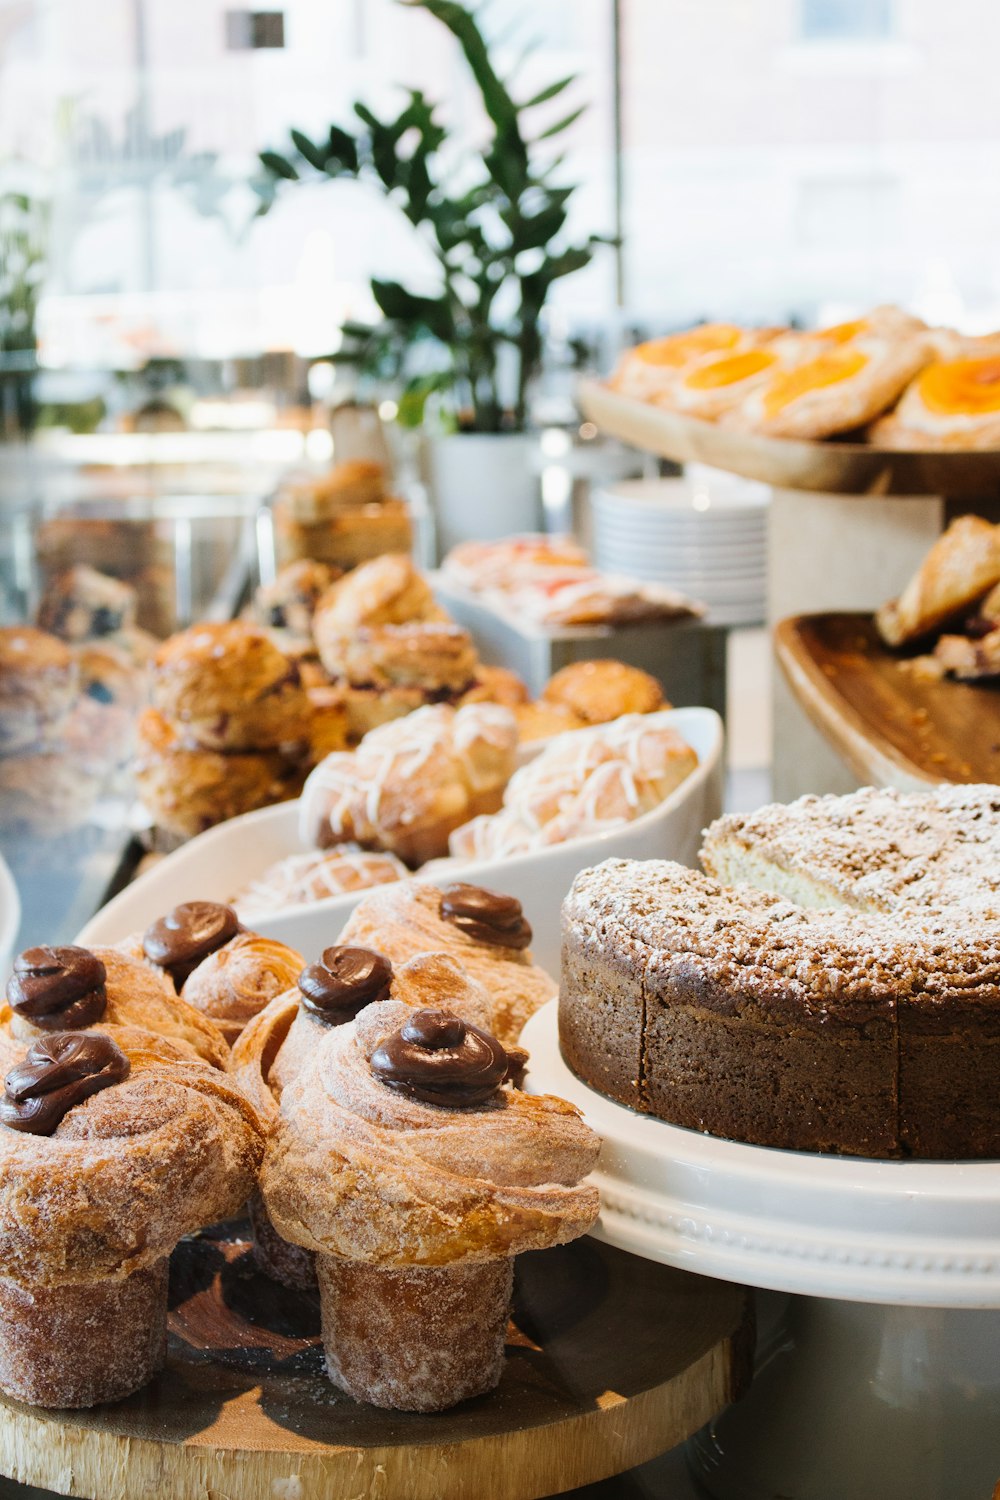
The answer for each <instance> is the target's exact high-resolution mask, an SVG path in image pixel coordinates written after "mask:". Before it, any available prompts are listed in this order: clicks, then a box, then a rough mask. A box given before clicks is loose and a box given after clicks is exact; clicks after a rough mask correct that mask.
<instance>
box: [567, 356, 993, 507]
mask: <svg viewBox="0 0 1000 1500" xmlns="http://www.w3.org/2000/svg"><path fill="white" fill-rule="evenodd" d="M576 399H577V404H578V406H579V407H580V410H581V411H582V413H583V415H584V416H585V417H587V418H588V420H589V421H591V422H594V423H596V425H597V426H598V427H600V428H601V430H602V431H603V432H605V433H607V434H608V435H609V436H610V437H616V438H619V439H620V440H621V441H622V442H624V443H631V444H632V445H633V446H634V447H636V448H641V449H643V450H644V451H645V452H648V453H656V454H658V455H659V456H660V457H661V458H669V459H673V460H674V462H676V463H691V462H698V463H705V464H712V465H714V466H715V467H716V468H718V469H728V470H729V471H730V473H732V474H741V475H742V476H743V477H744V478H745V479H759V480H761V481H762V482H763V483H764V484H773V485H776V486H777V487H778V488H779V489H788V490H822V491H825V492H826V493H827V494H835V495H885V496H887V497H889V496H893V495H900V496H911V497H912V496H914V495H947V496H952V497H963V498H968V499H972V498H976V499H981V500H987V499H989V498H991V497H992V498H994V499H995V498H996V497H997V496H998V495H1000V450H993V449H991V450H989V451H988V452H985V453H974V452H970V453H962V452H937V453H935V452H926V453H892V452H889V451H887V450H885V449H879V448H873V447H871V446H870V445H869V444H868V443H854V442H844V441H842V440H841V439H839V438H835V439H830V440H828V441H826V442H804V441H802V440H799V439H793V438H773V437H763V436H761V435H760V434H759V433H753V432H736V431H734V430H733V429H732V428H731V427H720V426H719V424H718V423H717V422H705V421H702V420H700V419H699V418H696V417H688V416H682V415H681V414H680V413H679V412H673V411H667V410H666V409H665V408H663V407H659V406H653V405H652V404H651V403H650V402H648V401H637V400H635V399H634V398H632V397H628V396H621V395H619V394H618V392H617V391H613V390H611V389H610V387H609V386H607V385H605V384H604V383H603V381H600V380H593V379H587V380H581V381H579V382H578V384H577V390H576ZM963 508H969V507H967V506H966V507H963ZM972 508H974V509H978V508H979V507H978V506H974V507H972Z"/></svg>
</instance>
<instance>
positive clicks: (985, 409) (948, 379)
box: [868, 334, 1000, 451]
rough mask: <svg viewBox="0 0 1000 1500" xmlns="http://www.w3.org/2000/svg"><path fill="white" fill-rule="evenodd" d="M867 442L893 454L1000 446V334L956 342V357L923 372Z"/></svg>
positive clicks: (874, 428)
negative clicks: (902, 450) (899, 451)
mask: <svg viewBox="0 0 1000 1500" xmlns="http://www.w3.org/2000/svg"><path fill="white" fill-rule="evenodd" d="M963 344H964V347H963ZM868 440H869V442H871V443H872V444H874V445H875V446H876V447H879V448H892V449H911V450H913V449H916V450H937V451H940V450H944V451H947V450H952V451H955V450H966V451H971V450H977V451H978V450H983V449H988V448H998V447H1000V348H998V339H997V335H996V334H991V335H987V336H986V337H985V338H984V339H982V340H978V339H970V340H964V341H960V340H956V342H955V344H954V345H953V352H951V353H950V354H949V355H948V357H946V358H939V359H936V360H935V361H934V363H933V364H929V365H928V366H927V367H926V368H925V369H923V370H922V371H921V372H920V374H919V375H918V376H917V378H916V379H915V380H914V381H913V382H912V383H911V384H910V385H909V386H908V387H907V389H906V390H905V391H904V392H903V394H902V396H901V397H900V400H899V404H898V406H897V407H896V408H895V410H894V411H891V412H889V413H888V414H887V415H886V416H884V417H881V418H879V420H878V421H877V422H874V423H873V424H872V426H871V428H870V429H869V432H868Z"/></svg>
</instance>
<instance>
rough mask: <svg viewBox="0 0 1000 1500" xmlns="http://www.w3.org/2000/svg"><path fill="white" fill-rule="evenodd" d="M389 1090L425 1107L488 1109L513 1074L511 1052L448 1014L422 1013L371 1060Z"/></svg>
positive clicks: (474, 1027)
mask: <svg viewBox="0 0 1000 1500" xmlns="http://www.w3.org/2000/svg"><path fill="white" fill-rule="evenodd" d="M371 1069H372V1072H373V1073H374V1074H375V1077H376V1078H377V1079H378V1080H379V1081H380V1082H381V1083H384V1084H385V1086H386V1087H387V1088H390V1089H396V1090H398V1091H399V1092H400V1093H402V1094H409V1096H410V1098H411V1099H420V1100H422V1102H423V1103H424V1104H439V1105H443V1106H444V1107H445V1108H446V1109H468V1108H470V1107H472V1106H474V1105H477V1104H484V1103H485V1102H486V1100H487V1099H489V1097H490V1095H491V1094H493V1093H494V1092H495V1091H496V1090H497V1089H498V1088H499V1087H500V1085H501V1084H502V1083H503V1082H504V1080H505V1079H506V1078H507V1076H508V1074H509V1072H510V1059H509V1058H508V1056H507V1053H506V1051H505V1050H504V1048H503V1047H502V1046H501V1045H500V1043H499V1042H498V1041H497V1039H496V1037H494V1036H490V1034H489V1032H487V1031H481V1030H480V1029H479V1027H478V1026H473V1025H471V1024H470V1023H469V1022H467V1021H463V1020H462V1019H461V1017H460V1016H456V1015H455V1014H454V1012H453V1011H447V1010H418V1011H415V1012H414V1013H413V1014H412V1015H411V1016H410V1018H409V1019H408V1020H407V1021H405V1022H404V1024H403V1025H402V1026H400V1028H399V1030H398V1031H394V1032H392V1034H391V1035H390V1036H387V1037H386V1039H385V1041H384V1042H382V1044H381V1046H379V1047H376V1049H375V1051H374V1052H373V1053H372V1056H371Z"/></svg>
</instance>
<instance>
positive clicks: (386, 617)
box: [313, 552, 443, 656]
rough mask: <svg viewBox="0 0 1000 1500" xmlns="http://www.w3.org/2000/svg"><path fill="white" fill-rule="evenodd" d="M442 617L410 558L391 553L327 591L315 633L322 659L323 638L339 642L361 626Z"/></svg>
mask: <svg viewBox="0 0 1000 1500" xmlns="http://www.w3.org/2000/svg"><path fill="white" fill-rule="evenodd" d="M442 618H443V616H442V612H441V610H439V609H438V607H437V605H436V604H435V603H434V596H433V594H432V593H431V590H430V585H429V584H428V583H427V581H426V580H425V579H424V578H422V577H421V575H420V573H419V572H418V571H417V569H416V568H415V567H414V565H413V562H412V560H411V558H409V557H408V556H406V554H405V553H393V552H387V553H386V554H385V555H384V556H382V557H377V558H374V559H373V560H372V561H371V562H368V563H364V564H363V565H362V566H361V567H360V568H355V569H354V571H353V572H352V573H349V574H348V575H347V577H345V578H341V579H339V580H338V581H337V582H336V583H334V584H332V585H331V587H330V588H328V589H327V591H326V593H325V594H324V595H323V597H322V598H321V599H320V601H319V604H318V605H317V608H316V614H315V616H314V617H313V631H314V634H315V636H316V644H317V646H318V647H319V650H320V655H321V656H322V654H323V642H324V639H326V638H327V637H329V638H331V639H335V640H339V638H340V637H341V636H343V635H345V634H349V633H350V632H351V631H353V630H355V629H356V628H357V627H358V626H361V625H408V624H410V623H411V622H412V621H416V620H440V619H442Z"/></svg>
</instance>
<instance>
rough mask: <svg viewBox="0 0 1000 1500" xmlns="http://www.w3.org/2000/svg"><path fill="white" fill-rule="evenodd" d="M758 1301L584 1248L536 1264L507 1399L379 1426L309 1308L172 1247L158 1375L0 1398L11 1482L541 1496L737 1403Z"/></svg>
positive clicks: (236, 1240)
mask: <svg viewBox="0 0 1000 1500" xmlns="http://www.w3.org/2000/svg"><path fill="white" fill-rule="evenodd" d="M747 1298H748V1294H747V1293H746V1292H745V1291H744V1289H743V1288H742V1287H737V1286H732V1285H730V1284H728V1283H726V1282H719V1281H711V1280H708V1279H706V1278H704V1277H700V1276H694V1275H691V1274H690V1273H688V1272H684V1271H677V1270H673V1269H671V1268H668V1267H666V1266H661V1265H657V1264H655V1263H654V1262H652V1261H646V1260H640V1259H637V1258H636V1257H634V1256H631V1255H626V1254H625V1253H624V1252H623V1251H620V1250H614V1249H612V1248H611V1247H610V1246H606V1245H602V1244H600V1243H599V1242H598V1241H596V1240H591V1239H585V1240H578V1241H577V1242H576V1243H575V1244H573V1245H569V1246H565V1247H563V1248H560V1249H558V1250H550V1251H546V1252H545V1253H544V1254H534V1255H525V1256H522V1257H520V1258H519V1260H518V1263H517V1278H516V1287H515V1301H514V1315H515V1322H514V1323H513V1324H512V1325H511V1330H510V1334H509V1338H508V1351H507V1352H508V1360H507V1367H506V1370H505V1373H504V1376H503V1379H502V1381H501V1384H500V1386H499V1388H498V1389H497V1390H496V1391H495V1392H494V1393H493V1394H492V1395H491V1396H488V1397H483V1398H480V1399H478V1400H475V1401H468V1402H465V1403H463V1405H462V1406H460V1407H457V1408H455V1410H454V1411H451V1412H445V1413H442V1414H441V1415H439V1416H415V1415H405V1414H398V1413H387V1412H381V1411H378V1410H376V1409H375V1408H374V1407H370V1406H363V1405H360V1404H358V1403H356V1402H354V1401H352V1400H351V1399H350V1398H349V1397H348V1396H345V1395H344V1394H342V1393H341V1392H340V1391H338V1390H337V1389H336V1388H335V1387H334V1386H333V1385H332V1384H331V1383H330V1381H329V1380H328V1379H327V1378H326V1376H325V1374H324V1372H323V1364H322V1351H321V1348H320V1345H319V1338H318V1334H319V1308H318V1300H317V1298H316V1297H315V1296H313V1295H310V1294H307V1293H301V1292H291V1291H287V1290H284V1289H282V1288H280V1287H277V1286H275V1285H274V1284H273V1283H272V1282H270V1281H268V1280H267V1279H266V1278H265V1277H262V1276H260V1275H259V1274H258V1273H257V1272H256V1271H255V1270H254V1269H253V1265H252V1259H251V1256H250V1253H249V1245H248V1243H247V1242H246V1240H245V1239H243V1238H241V1237H239V1236H238V1235H236V1234H234V1233H233V1232H232V1231H230V1233H229V1235H228V1236H227V1235H226V1234H225V1232H220V1233H219V1234H218V1237H215V1238H212V1237H205V1238H202V1239H200V1240H195V1241H190V1242H186V1243H185V1244H183V1245H181V1246H180V1247H179V1249H178V1251H177V1252H176V1253H175V1256H174V1260H173V1262H172V1265H171V1308H172V1311H171V1317H170V1354H169V1359H168V1364H167V1369H166V1371H165V1373H164V1374H163V1376H161V1377H160V1379H159V1380H157V1381H156V1382H154V1383H153V1384H152V1385H151V1386H149V1387H147V1388H146V1390H144V1391H142V1392H140V1393H139V1394H138V1395H136V1396H133V1397H132V1398H131V1399H130V1400H128V1401H123V1402H121V1403H119V1404H117V1405H114V1406H106V1407H103V1408H97V1409H95V1410H94V1411H90V1412H79V1413H78V1412H70V1413H67V1412H46V1411H42V1410H39V1409H37V1408H34V1407H27V1406H22V1405H19V1404H18V1403H17V1402H13V1401H7V1400H4V1399H3V1398H0V1404H2V1409H3V1421H2V1422H0V1472H2V1473H4V1474H7V1475H9V1476H10V1477H11V1478H14V1479H17V1480H20V1481H21V1482H22V1483H27V1484H35V1485H43V1486H49V1487H51V1488H52V1489H55V1490H57V1491H58V1492H59V1493H60V1494H66V1495H82V1496H88V1497H92V1500H139V1497H142V1500H149V1497H150V1496H154V1495H156V1496H160V1495H164V1496H166V1495H169V1496H170V1497H171V1500H206V1497H210V1500H237V1497H238V1500H348V1497H351V1500H362V1497H364V1500H368V1497H372V1500H376V1497H377V1500H459V1497H461V1500H484V1497H486V1496H488V1497H489V1500H532V1497H536V1496H542V1495H550V1494H555V1493H557V1492H560V1491H562V1490H565V1489H569V1488H572V1487H574V1486H577V1485H581V1484H588V1483H591V1482H592V1481H595V1480H598V1479H604V1478H606V1477H608V1476H609V1475H612V1474H618V1473H621V1472H622V1471H623V1470H625V1469H628V1468H630V1467H632V1466H633V1465H634V1464H637V1463H642V1462H645V1461H646V1460H647V1459H649V1458H652V1457H654V1456H655V1455H656V1454H658V1453H661V1452H663V1451H664V1450H666V1449H668V1448H671V1447H673V1446H674V1445H675V1444H677V1443H679V1442H680V1441H682V1440H683V1439H684V1438H686V1437H688V1436H689V1435H690V1434H691V1433H692V1432H694V1431H695V1430H696V1429H697V1428H698V1427H700V1426H702V1425H703V1424H704V1423H705V1422H707V1421H708V1420H710V1418H712V1417H713V1416H715V1415H716V1414H717V1413H718V1412H719V1411H720V1410H721V1408H722V1407H723V1406H725V1405H726V1404H727V1403H728V1402H729V1401H730V1400H732V1399H733V1397H734V1396H736V1395H737V1394H739V1392H740V1391H741V1390H742V1389H743V1387H744V1385H745V1384H746V1382H747V1380H748V1378H749V1361H750V1354H751V1351H752V1338H751V1321H750V1317H749V1314H748V1300H747Z"/></svg>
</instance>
